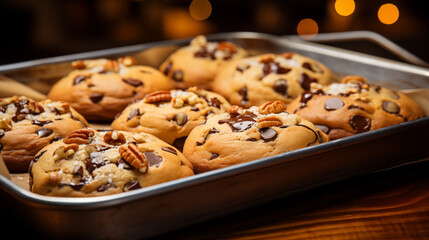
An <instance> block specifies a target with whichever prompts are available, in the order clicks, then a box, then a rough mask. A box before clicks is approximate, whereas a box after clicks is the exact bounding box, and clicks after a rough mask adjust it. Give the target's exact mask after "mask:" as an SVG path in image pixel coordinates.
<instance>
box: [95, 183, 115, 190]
mask: <svg viewBox="0 0 429 240" xmlns="http://www.w3.org/2000/svg"><path fill="white" fill-rule="evenodd" d="M111 187H113V184H111V183H110V182H108V183H105V184H103V185H100V186H99V187H98V188H97V192H104V191H106V190H107V189H109V188H111Z"/></svg>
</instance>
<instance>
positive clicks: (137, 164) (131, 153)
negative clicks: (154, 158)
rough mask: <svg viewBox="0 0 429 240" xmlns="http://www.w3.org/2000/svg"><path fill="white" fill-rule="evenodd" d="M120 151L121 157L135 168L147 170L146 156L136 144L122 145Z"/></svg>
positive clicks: (142, 170) (141, 170)
mask: <svg viewBox="0 0 429 240" xmlns="http://www.w3.org/2000/svg"><path fill="white" fill-rule="evenodd" d="M119 153H120V154H121V157H122V158H123V159H124V160H125V161H126V162H128V163H129V164H131V166H133V167H134V168H136V169H138V170H139V171H140V172H142V173H144V172H146V171H147V168H148V164H147V160H146V157H145V156H144V154H143V153H142V152H140V150H139V148H138V147H137V145H135V144H128V145H127V146H120V147H119Z"/></svg>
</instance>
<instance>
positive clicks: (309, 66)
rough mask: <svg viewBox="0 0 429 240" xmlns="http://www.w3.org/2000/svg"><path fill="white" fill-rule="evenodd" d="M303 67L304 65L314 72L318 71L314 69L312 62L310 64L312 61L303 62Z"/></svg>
mask: <svg viewBox="0 0 429 240" xmlns="http://www.w3.org/2000/svg"><path fill="white" fill-rule="evenodd" d="M302 67H303V68H306V69H308V70H310V71H312V72H316V71H314V69H313V68H312V67H311V64H310V63H308V62H305V63H303V64H302Z"/></svg>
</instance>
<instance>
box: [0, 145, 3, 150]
mask: <svg viewBox="0 0 429 240" xmlns="http://www.w3.org/2000/svg"><path fill="white" fill-rule="evenodd" d="M1 150H3V144H1V143H0V151H1Z"/></svg>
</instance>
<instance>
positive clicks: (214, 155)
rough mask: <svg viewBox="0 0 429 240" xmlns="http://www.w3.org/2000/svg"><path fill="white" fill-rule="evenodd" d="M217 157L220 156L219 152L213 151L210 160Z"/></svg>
mask: <svg viewBox="0 0 429 240" xmlns="http://www.w3.org/2000/svg"><path fill="white" fill-rule="evenodd" d="M217 157H219V154H217V153H212V155H211V156H210V159H209V160H213V159H215V158H217Z"/></svg>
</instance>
